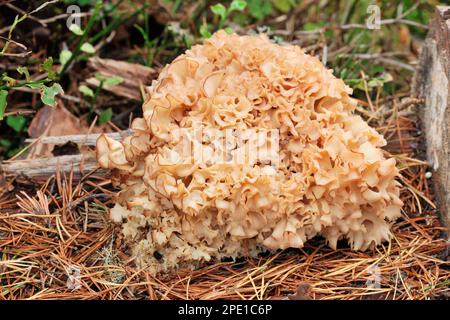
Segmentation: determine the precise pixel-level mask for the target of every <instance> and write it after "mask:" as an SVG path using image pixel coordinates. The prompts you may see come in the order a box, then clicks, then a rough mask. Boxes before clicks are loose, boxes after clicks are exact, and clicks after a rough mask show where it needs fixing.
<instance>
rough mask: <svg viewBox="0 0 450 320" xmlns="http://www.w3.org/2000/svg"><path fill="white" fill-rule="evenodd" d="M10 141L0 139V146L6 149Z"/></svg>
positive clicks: (10, 143)
mask: <svg viewBox="0 0 450 320" xmlns="http://www.w3.org/2000/svg"><path fill="white" fill-rule="evenodd" d="M11 145H12V142H11V141H10V140H8V139H0V146H1V147H3V148H6V149H8V148H9V147H11Z"/></svg>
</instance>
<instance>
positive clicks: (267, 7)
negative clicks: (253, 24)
mask: <svg viewBox="0 0 450 320" xmlns="http://www.w3.org/2000/svg"><path fill="white" fill-rule="evenodd" d="M248 9H249V11H250V16H251V17H253V18H255V19H257V20H263V19H264V18H265V17H267V16H268V15H270V14H271V13H272V4H271V3H270V1H268V0H248Z"/></svg>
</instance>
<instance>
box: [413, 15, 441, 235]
mask: <svg viewBox="0 0 450 320" xmlns="http://www.w3.org/2000/svg"><path fill="white" fill-rule="evenodd" d="M449 81H450V6H438V7H437V8H436V12H435V15H434V18H433V20H432V22H431V25H430V31H429V33H428V36H427V38H426V40H425V43H424V45H423V47H422V52H421V55H420V61H419V66H418V69H417V71H416V74H415V77H414V81H413V94H414V95H415V96H417V97H418V98H420V99H422V100H423V101H424V104H423V106H422V108H421V110H420V115H421V120H422V129H423V131H424V133H425V138H426V145H427V147H426V150H427V160H428V162H429V164H430V170H432V177H433V184H434V191H435V194H436V198H437V199H436V200H437V202H438V208H439V212H440V216H441V218H442V221H443V222H444V224H445V225H446V226H447V227H450V95H449V93H450V87H449V84H450V82H449ZM447 235H448V236H450V233H449V232H447Z"/></svg>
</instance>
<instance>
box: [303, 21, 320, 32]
mask: <svg viewBox="0 0 450 320" xmlns="http://www.w3.org/2000/svg"><path fill="white" fill-rule="evenodd" d="M324 25H325V22H319V23H314V22H306V23H305V24H304V25H303V30H305V31H312V30H317V29H320V28H322V27H323V26H324Z"/></svg>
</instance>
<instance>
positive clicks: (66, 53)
mask: <svg viewBox="0 0 450 320" xmlns="http://www.w3.org/2000/svg"><path fill="white" fill-rule="evenodd" d="M71 57H72V52H71V51H70V50H62V51H61V53H60V54H59V63H60V64H61V68H63V67H64V66H65V65H66V63H67V62H68V61H69V60H70V58H71Z"/></svg>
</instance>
